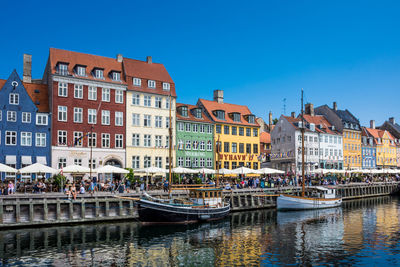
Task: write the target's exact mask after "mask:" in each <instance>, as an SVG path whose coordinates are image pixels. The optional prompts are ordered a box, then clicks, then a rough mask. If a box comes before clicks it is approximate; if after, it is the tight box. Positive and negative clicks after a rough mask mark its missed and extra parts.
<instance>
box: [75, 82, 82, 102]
mask: <svg viewBox="0 0 400 267" xmlns="http://www.w3.org/2000/svg"><path fill="white" fill-rule="evenodd" d="M74 98H78V99H83V85H82V84H74Z"/></svg>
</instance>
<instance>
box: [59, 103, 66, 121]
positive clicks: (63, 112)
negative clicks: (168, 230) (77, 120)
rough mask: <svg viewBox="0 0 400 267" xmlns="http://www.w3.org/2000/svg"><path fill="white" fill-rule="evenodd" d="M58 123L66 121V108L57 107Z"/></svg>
mask: <svg viewBox="0 0 400 267" xmlns="http://www.w3.org/2000/svg"><path fill="white" fill-rule="evenodd" d="M58 121H67V107H66V106H58Z"/></svg>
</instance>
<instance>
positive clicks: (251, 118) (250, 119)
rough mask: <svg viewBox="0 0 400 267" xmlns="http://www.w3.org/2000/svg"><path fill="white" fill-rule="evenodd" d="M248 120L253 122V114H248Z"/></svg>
mask: <svg viewBox="0 0 400 267" xmlns="http://www.w3.org/2000/svg"><path fill="white" fill-rule="evenodd" d="M248 121H249V123H254V115H249V117H248Z"/></svg>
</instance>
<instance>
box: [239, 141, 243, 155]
mask: <svg viewBox="0 0 400 267" xmlns="http://www.w3.org/2000/svg"><path fill="white" fill-rule="evenodd" d="M239 153H244V144H243V143H239Z"/></svg>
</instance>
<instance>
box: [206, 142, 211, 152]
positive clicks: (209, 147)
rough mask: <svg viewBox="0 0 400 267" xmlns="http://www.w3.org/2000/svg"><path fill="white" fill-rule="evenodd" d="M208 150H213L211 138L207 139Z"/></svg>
mask: <svg viewBox="0 0 400 267" xmlns="http://www.w3.org/2000/svg"><path fill="white" fill-rule="evenodd" d="M207 151H212V142H211V140H208V141H207Z"/></svg>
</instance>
